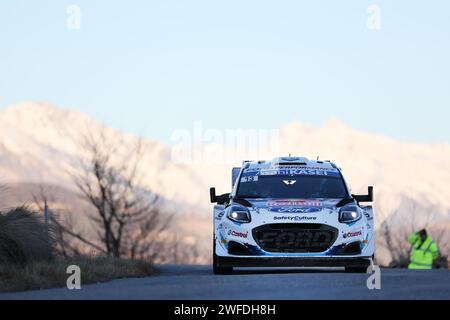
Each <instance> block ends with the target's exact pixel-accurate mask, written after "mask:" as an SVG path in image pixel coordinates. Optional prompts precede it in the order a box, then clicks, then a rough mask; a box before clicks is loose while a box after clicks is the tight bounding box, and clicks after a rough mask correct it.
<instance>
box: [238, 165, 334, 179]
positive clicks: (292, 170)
mask: <svg viewBox="0 0 450 320" xmlns="http://www.w3.org/2000/svg"><path fill="white" fill-rule="evenodd" d="M275 175H282V176H287V175H308V176H334V177H338V176H339V171H338V170H336V169H331V168H320V167H306V166H282V167H271V168H251V169H245V170H244V172H243V174H242V176H243V177H249V176H275Z"/></svg>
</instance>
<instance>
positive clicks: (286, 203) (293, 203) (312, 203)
mask: <svg viewBox="0 0 450 320" xmlns="http://www.w3.org/2000/svg"><path fill="white" fill-rule="evenodd" d="M267 206H268V207H301V206H305V207H321V206H322V202H320V201H317V200H302V199H300V200H272V201H268V202H267Z"/></svg>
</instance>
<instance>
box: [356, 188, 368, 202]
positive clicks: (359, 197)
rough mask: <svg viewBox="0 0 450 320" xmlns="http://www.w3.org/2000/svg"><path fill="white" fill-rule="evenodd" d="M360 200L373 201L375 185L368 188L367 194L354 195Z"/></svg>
mask: <svg viewBox="0 0 450 320" xmlns="http://www.w3.org/2000/svg"><path fill="white" fill-rule="evenodd" d="M352 196H353V198H354V199H355V200H356V201H358V202H373V187H372V186H371V187H369V188H368V193H367V195H352Z"/></svg>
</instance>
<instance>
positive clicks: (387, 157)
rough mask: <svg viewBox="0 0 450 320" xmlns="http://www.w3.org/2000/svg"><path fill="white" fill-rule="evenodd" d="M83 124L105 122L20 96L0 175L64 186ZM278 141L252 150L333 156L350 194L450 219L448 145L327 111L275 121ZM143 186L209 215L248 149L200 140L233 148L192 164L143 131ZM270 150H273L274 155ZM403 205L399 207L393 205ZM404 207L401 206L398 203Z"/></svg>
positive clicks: (0, 121)
mask: <svg viewBox="0 0 450 320" xmlns="http://www.w3.org/2000/svg"><path fill="white" fill-rule="evenodd" d="M84 126H93V127H94V128H95V130H100V129H102V128H104V125H102V124H101V123H99V122H98V121H96V120H94V119H92V118H91V117H89V116H87V115H85V114H83V113H81V112H78V111H74V110H71V109H61V108H59V107H56V106H54V105H52V104H50V103H34V102H28V103H21V104H18V105H14V106H10V107H8V108H7V109H6V110H4V111H2V112H0V179H2V180H5V181H4V182H5V183H8V182H12V183H17V182H32V183H39V182H42V183H44V182H45V183H51V184H56V185H58V184H60V185H63V186H64V187H67V186H68V185H70V183H71V181H70V179H69V177H68V176H67V170H68V169H74V168H75V167H74V166H75V165H74V163H75V160H76V159H77V158H79V157H83V156H84V155H83V153H84V151H83V149H82V148H80V147H79V146H77V144H76V143H75V142H74V140H76V138H77V137H79V136H80V134H81V133H82V131H83V130H84V129H82V128H84ZM105 130H106V131H107V132H108V137H109V138H110V139H112V140H114V139H119V138H121V139H124V140H125V141H126V142H127V144H128V143H133V142H135V141H137V140H138V139H139V137H137V136H134V135H132V134H125V133H122V132H120V131H119V130H116V129H112V128H106V129H105ZM274 141H275V142H276V145H277V148H275V149H273V148H272V149H271V148H269V147H263V148H261V150H258V156H261V157H264V158H266V159H272V158H273V157H276V156H280V155H287V154H289V153H291V154H296V155H300V156H309V157H313V158H315V157H316V156H320V159H323V160H332V161H334V162H336V163H337V164H338V165H339V166H340V167H341V168H342V169H343V172H344V175H345V176H346V179H347V181H348V182H350V184H351V185H352V186H353V192H354V193H363V192H366V190H367V186H368V185H372V184H373V185H375V188H376V196H377V202H376V205H377V208H379V209H380V211H383V212H386V216H388V215H389V214H392V213H393V212H396V211H398V210H399V206H402V207H404V204H402V203H403V200H402V199H409V200H408V202H416V203H417V205H418V206H419V207H421V208H423V209H422V210H432V211H434V212H436V215H438V216H441V217H443V219H445V218H450V203H447V199H449V198H450V187H449V186H447V183H446V181H450V161H449V160H450V145H449V144H445V143H444V144H442V143H438V144H424V143H405V142H399V141H397V140H395V139H393V138H391V137H388V136H385V135H380V134H372V133H367V132H364V131H361V130H358V129H354V128H352V127H350V126H348V125H347V124H345V123H344V122H342V121H341V120H339V119H336V118H331V119H330V120H328V121H326V122H325V123H324V125H322V126H321V127H314V126H312V125H309V124H304V123H302V122H300V121H298V120H295V121H292V122H290V123H287V124H286V125H283V126H282V127H280V129H279V131H278V134H277V135H276V136H275V137H271V138H270V139H269V144H270V143H274ZM142 142H143V152H144V163H143V164H144V165H143V169H142V176H143V180H144V181H145V186H146V187H148V188H149V189H151V190H152V191H154V192H156V193H158V194H160V195H161V196H163V197H164V198H165V199H167V201H168V202H171V203H172V204H173V206H172V207H173V208H179V209H180V210H183V207H184V206H186V208H189V210H194V211H196V210H197V211H198V212H200V213H202V214H205V215H208V214H210V211H211V204H210V203H209V201H208V200H209V198H208V188H209V187H210V186H216V187H218V191H219V192H222V191H223V192H228V191H229V189H230V180H231V179H230V171H231V167H232V166H237V165H239V164H240V161H242V160H246V159H248V158H249V157H250V156H251V154H250V153H249V152H246V150H244V149H245V148H243V149H242V150H241V149H237V148H235V149H233V148H231V149H230V148H227V147H225V146H221V145H220V144H205V145H202V146H200V148H201V149H202V151H203V152H204V154H207V155H209V154H213V153H216V152H218V151H219V152H222V154H225V155H228V154H230V153H233V154H232V155H233V157H232V161H228V162H227V161H225V160H224V159H219V160H224V161H219V163H202V162H201V161H200V163H197V164H194V163H190V162H189V161H186V162H181V163H178V162H176V161H174V159H173V158H172V151H173V149H172V148H173V146H168V145H165V144H163V143H161V142H158V141H156V140H152V139H147V138H143V139H142ZM273 150H277V153H278V154H274V152H273ZM402 210H403V209H402V208H400V211H402ZM403 211H405V213H404V214H407V211H408V210H407V209H404V210H403Z"/></svg>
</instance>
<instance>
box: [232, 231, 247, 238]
mask: <svg viewBox="0 0 450 320" xmlns="http://www.w3.org/2000/svg"><path fill="white" fill-rule="evenodd" d="M228 235H229V236H232V237H238V238H244V239H247V238H248V231H247V232H239V231H235V230H231V229H230V230H228Z"/></svg>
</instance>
